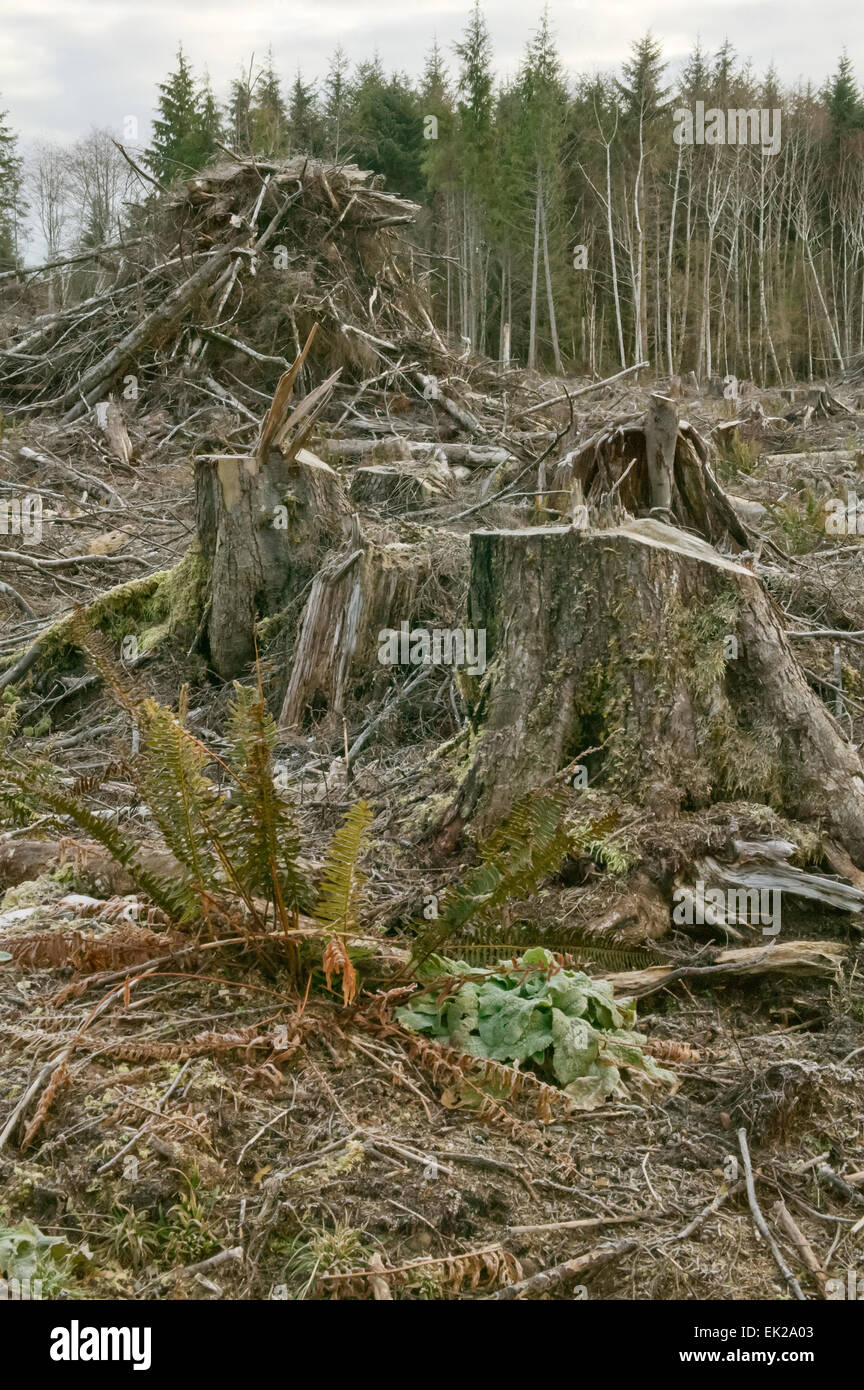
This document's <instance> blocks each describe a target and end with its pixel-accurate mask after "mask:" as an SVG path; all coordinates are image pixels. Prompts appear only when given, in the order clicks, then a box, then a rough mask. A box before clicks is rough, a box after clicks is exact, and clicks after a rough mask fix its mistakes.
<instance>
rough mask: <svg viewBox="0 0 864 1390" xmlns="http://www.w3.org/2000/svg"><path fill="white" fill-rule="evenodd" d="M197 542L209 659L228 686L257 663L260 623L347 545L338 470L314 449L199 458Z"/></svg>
mask: <svg viewBox="0 0 864 1390" xmlns="http://www.w3.org/2000/svg"><path fill="white" fill-rule="evenodd" d="M195 486H196V495H197V496H196V501H197V524H198V537H199V540H200V542H201V549H202V551H203V554H204V557H205V559H206V560H207V562H208V563H209V566H210V581H211V589H210V592H211V606H210V614H209V621H208V628H207V635H208V640H209V646H210V658H211V661H212V663H213V666H214V668H215V669H216V671H217V672H218V673H219V675H220V676H222V677H223V679H226V680H229V679H231V678H233V677H235V676H238V675H240V674H241V672H242V671H243V670H244V669H245V667H247V666H248V664H249V662H251V661H252V660H254V657H255V636H254V634H255V622H256V620H257V619H258V618H261V617H269V616H272V615H273V614H274V613H277V612H279V611H280V609H282V608H284V607H285V605H286V604H287V603H288V601H289V600H290V598H291V597H292V595H294V594H297V593H299V592H300V590H301V589H302V588H303V586H304V585H305V584H308V582H309V580H310V579H311V578H312V576H313V575H314V574H315V572H316V571H317V569H318V567H319V565H320V562H321V558H322V556H323V555H324V553H325V552H326V551H328V550H331V549H334V548H335V547H337V546H338V545H339V544H341V542H342V538H343V536H344V535H345V534H346V533H347V531H348V525H349V517H350V509H349V506H348V502H347V501H346V498H345V495H344V493H343V491H342V485H341V483H340V482H339V478H338V476H337V474H336V473H334V472H333V469H332V468H330V467H329V466H328V464H326V463H322V462H321V460H320V459H319V458H316V456H315V455H314V454H312V453H310V452H309V451H308V450H305V449H301V450H300V452H299V453H298V455H297V457H296V459H293V460H292V461H288V460H286V459H285V458H283V456H282V454H281V452H280V451H279V450H278V449H275V448H274V449H271V450H270V451H269V454H268V458H267V463H266V464H264V465H262V464H261V463H260V462H259V460H258V458H257V457H256V456H255V455H250V456H248V457H233V456H229V455H226V456H224V457H222V458H216V459H213V458H210V459H199V460H198V461H197V463H196V472H195Z"/></svg>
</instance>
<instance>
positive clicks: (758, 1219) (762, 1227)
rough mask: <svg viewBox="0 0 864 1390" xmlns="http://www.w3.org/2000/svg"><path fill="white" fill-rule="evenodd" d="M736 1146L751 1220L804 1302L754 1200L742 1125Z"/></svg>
mask: <svg viewBox="0 0 864 1390" xmlns="http://www.w3.org/2000/svg"><path fill="white" fill-rule="evenodd" d="M738 1147H739V1148H740V1150H741V1158H742V1161H743V1163H744V1182H745V1184H746V1187H747V1201H748V1202H749V1203H750V1210H751V1212H752V1213H753V1220H754V1221H755V1223H756V1227H757V1229H758V1231H759V1232H760V1234H761V1235H762V1236H764V1238H765V1240H766V1241H767V1242H768V1246H769V1248H770V1250H771V1254H772V1255H773V1256H774V1259H775V1261H776V1263H777V1268H778V1269H779V1270H780V1273H781V1274H782V1275H783V1278H784V1279H785V1280H786V1283H787V1284H788V1285H789V1287H790V1289H791V1290H792V1292H793V1293H794V1295H795V1297H796V1298H797V1299H798V1300H799V1301H800V1302H801V1303H806V1302H807V1298H806V1297H805V1295H804V1294H803V1293H802V1291H801V1285H800V1284H799V1283H798V1280H797V1279H796V1278H795V1275H794V1274H793V1273H792V1271H791V1269H790V1268H789V1266H788V1265H787V1263H786V1261H785V1259H784V1258H783V1252H782V1251H781V1249H780V1247H779V1245H778V1244H777V1242H776V1240H775V1239H774V1237H773V1236H772V1234H771V1231H770V1229H769V1227H768V1223H767V1221H766V1220H765V1217H764V1216H763V1215H762V1212H761V1211H760V1209H759V1203H758V1201H757V1200H756V1184H755V1182H754V1181H753V1165H752V1163H751V1162H750V1150H749V1149H748V1147H747V1131H746V1129H745V1128H744V1127H743V1125H742V1127H741V1129H739V1131H738Z"/></svg>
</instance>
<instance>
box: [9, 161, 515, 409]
mask: <svg viewBox="0 0 864 1390" xmlns="http://www.w3.org/2000/svg"><path fill="white" fill-rule="evenodd" d="M418 211H419V209H418V208H417V207H416V205H415V204H413V203H410V202H407V201H406V200H405V199H402V198H398V197H396V196H395V195H393V194H392V193H387V192H385V191H384V190H383V189H382V188H380V187H378V186H377V180H376V179H374V178H373V177H372V176H371V174H370V173H368V172H366V171H363V170H361V169H358V168H357V167H356V166H355V165H341V166H337V165H332V164H324V163H322V162H320V161H318V160H312V159H306V158H302V157H296V158H294V159H291V160H288V161H286V162H283V163H278V164H277V163H267V162H262V161H260V160H258V161H252V160H250V159H237V160H233V161H228V160H226V161H225V162H224V163H222V164H219V165H216V166H213V167H211V168H208V169H207V170H206V171H205V172H204V173H202V174H200V175H198V176H197V177H195V178H193V179H190V180H189V181H188V182H187V183H186V184H185V185H183V186H182V187H181V190H180V191H179V193H160V194H158V195H154V196H153V197H151V198H150V199H149V201H148V202H147V203H146V204H144V205H141V206H138V207H135V208H133V209H132V210H131V214H130V218H129V226H128V233H127V235H126V236H125V237H124V239H123V240H122V241H121V242H118V243H116V244H113V245H111V246H108V247H104V248H100V250H99V252H98V253H94V259H95V262H96V266H97V267H98V269H97V273H96V276H95V279H96V284H95V286H94V290H93V292H92V293H90V294H88V295H87V297H86V298H84V299H83V300H80V299H76V300H72V299H70V302H68V303H67V304H66V305H61V306H60V307H59V308H57V307H55V308H53V309H52V310H51V311H50V312H45V313H42V312H39V309H40V308H41V307H43V305H44V304H45V303H46V302H47V296H46V287H45V285H46V282H45V276H47V283H48V285H49V286H53V284H54V281H53V279H52V273H51V272H50V271H47V272H45V274H44V275H40V273H39V271H38V270H36V269H34V270H33V271H31V272H26V273H25V274H24V277H23V278H24V280H25V285H24V287H23V288H22V286H21V284H20V283H19V282H20V279H21V277H20V276H16V275H14V274H11V275H9V276H4V277H2V278H0V379H2V381H3V398H4V409H6V410H7V413H9V414H10V415H12V416H13V417H14V416H15V415H18V414H20V413H22V412H25V413H29V412H34V411H50V412H53V413H55V414H59V415H60V416H61V417H62V419H63V421H64V422H66V423H71V422H72V421H74V420H77V419H80V418H82V417H83V416H85V415H86V414H87V413H88V412H89V410H90V409H91V407H92V406H93V405H94V404H97V403H99V402H101V401H103V400H105V399H107V398H108V397H109V396H110V394H111V393H112V392H114V393H115V394H117V395H118V396H119V395H120V394H121V393H122V394H123V395H125V398H126V399H138V397H139V396H141V397H142V398H143V399H144V400H146V401H147V402H148V404H153V403H157V402H158V403H159V404H160V405H165V406H167V407H169V408H170V409H171V410H172V411H173V412H174V413H175V414H176V418H177V419H178V420H179V419H181V418H183V419H187V418H188V417H189V414H190V412H191V411H192V410H193V409H195V408H196V407H200V406H201V404H202V397H203V398H204V402H205V404H206V402H207V400H208V399H209V400H211V401H212V400H213V399H215V400H216V401H217V402H220V403H221V404H222V405H223V406H227V407H228V408H230V409H231V410H232V411H236V412H238V413H239V414H240V416H241V419H242V420H244V421H245V422H246V424H247V425H253V424H254V425H255V426H257V422H258V419H259V418H260V414H261V407H260V402H261V395H260V393H261V392H262V391H263V392H265V393H267V394H272V391H273V389H274V386H275V383H276V381H277V380H278V378H279V375H280V374H281V373H282V372H284V371H285V370H286V369H287V367H288V366H289V365H290V361H289V359H290V358H293V357H294V356H295V355H298V354H299V353H300V349H301V346H302V344H303V343H304V342H305V340H306V338H307V336H308V334H309V332H310V329H311V328H312V326H313V324H316V325H317V327H318V334H317V340H316V342H315V345H314V347H313V349H312V351H311V353H310V355H309V358H308V360H307V362H306V365H305V385H306V387H307V389H309V388H311V387H312V386H314V385H317V384H319V383H320V382H321V381H322V380H323V379H324V378H326V377H327V376H329V375H330V374H331V373H332V372H333V371H334V370H336V369H337V368H342V369H343V372H344V376H345V379H346V382H348V383H351V384H352V393H350V394H349V395H348V396H347V397H346V402H345V404H344V408H343V410H342V412H341V414H342V415H343V418H347V417H349V416H350V415H351V414H352V413H353V412H352V407H351V406H350V400H351V394H353V391H356V390H357V388H358V387H359V386H360V384H361V383H365V386H366V387H367V388H368V387H369V386H371V385H372V384H373V381H375V382H377V381H384V380H387V379H388V378H391V379H396V380H397V381H399V382H400V383H401V384H402V388H403V390H405V391H408V392H409V398H408V399H403V400H402V401H400V402H398V403H394V409H395V410H396V411H400V410H401V411H403V412H404V411H405V410H406V409H407V408H409V407H410V405H411V404H412V403H413V402H414V401H420V402H428V401H431V400H436V401H438V402H439V404H440V405H441V408H442V410H443V411H445V412H449V415H450V418H451V420H452V421H454V422H456V423H461V424H462V425H464V426H465V427H467V428H468V429H469V431H470V432H472V433H474V434H477V435H478V436H481V435H482V434H483V433H484V430H483V426H482V424H481V423H480V421H479V420H478V419H477V418H476V416H475V414H474V413H473V410H472V403H471V402H470V401H468V402H467V403H466V404H465V405H464V406H460V405H459V404H458V403H457V402H456V401H455V400H454V399H453V398H452V397H453V395H454V394H462V395H464V396H466V397H470V396H471V394H472V392H471V387H470V384H469V383H468V382H466V381H465V380H464V379H463V380H461V381H458V382H455V381H454V389H453V392H451V393H448V391H447V390H445V389H444V384H442V383H439V380H438V378H443V379H447V378H449V377H454V378H456V377H459V376H460V375H461V374H460V371H459V363H458V362H457V360H456V359H455V357H454V356H453V354H452V352H451V351H450V350H449V349H448V348H447V346H446V345H445V343H444V342H443V340H442V338H441V336H440V334H439V333H438V331H437V329H436V328H435V326H434V325H433V322H432V319H431V317H430V312H429V277H430V274H431V273H432V268H433V267H434V261H433V262H431V263H430V262H429V261H428V258H424V257H423V254H422V252H421V251H420V250H419V249H418V248H416V247H412V246H410V245H409V244H408V243H407V242H406V241H405V239H404V238H403V237H401V236H400V234H399V232H400V229H401V228H404V227H406V226H408V225H410V224H411V223H412V222H413V221H414V218H415V216H416V214H417V212H418ZM52 293H53V290H52ZM34 311H35V312H34ZM288 345H291V346H290V347H289V346H288ZM286 351H287V352H288V356H285V353H286ZM474 369H475V371H476V370H477V365H476V364H475V368H474ZM370 377H371V378H373V381H370V380H368V378H370ZM483 406H484V408H485V409H492V410H493V411H495V408H496V407H495V402H494V401H492V400H490V398H488V396H484V398H483Z"/></svg>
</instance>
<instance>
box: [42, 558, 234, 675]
mask: <svg viewBox="0 0 864 1390" xmlns="http://www.w3.org/2000/svg"><path fill="white" fill-rule="evenodd" d="M208 578H209V570H208V566H207V561H206V560H205V558H204V555H203V554H202V552H201V549H200V547H199V545H198V542H197V541H193V543H192V545H191V546H190V547H189V549H188V550H187V552H186V554H185V555H184V556H183V559H182V560H180V561H179V563H178V564H176V565H174V566H173V568H172V569H170V570H160V571H158V572H157V573H156V574H148V575H146V576H145V577H144V578H142V579H131V580H129V582H128V583H126V584H118V585H117V586H116V588H113V589H109V590H108V591H107V593H104V594H102V595H100V597H99V598H97V599H96V600H95V601H94V602H93V603H91V604H90V605H89V606H88V608H87V616H88V619H89V621H90V624H91V626H92V627H93V628H94V629H95V630H96V631H97V632H101V634H102V636H103V637H105V638H106V640H107V641H108V642H109V643H111V644H112V645H113V646H116V647H117V648H118V649H119V648H120V646H121V644H122V642H123V639H124V638H125V637H129V636H134V637H136V638H137V640H138V647H139V651H142V652H145V651H150V650H151V649H152V648H153V647H155V646H157V645H159V644H160V643H162V642H165V641H169V640H174V641H176V642H177V643H178V645H180V646H183V647H188V646H189V644H190V643H191V641H192V640H193V638H194V637H195V634H196V633H197V631H198V627H199V624H200V622H201V615H202V613H203V611H204V604H205V602H206V594H207V584H208ZM74 622H75V615H74V614H73V615H70V616H69V617H66V618H63V619H62V620H61V621H60V622H59V623H55V625H54V626H53V627H52V628H49V630H48V631H47V632H46V634H45V636H44V637H43V638H42V652H41V655H40V658H39V662H38V664H37V667H36V670H37V671H39V670H44V669H45V668H46V666H48V667H50V668H51V670H52V671H53V672H57V673H61V672H64V671H80V669H81V665H82V656H81V651H80V648H79V647H78V644H77V643H76V641H75V640H74V637H73V635H72V634H73V626H74Z"/></svg>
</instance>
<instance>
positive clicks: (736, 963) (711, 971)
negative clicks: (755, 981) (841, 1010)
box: [604, 941, 846, 999]
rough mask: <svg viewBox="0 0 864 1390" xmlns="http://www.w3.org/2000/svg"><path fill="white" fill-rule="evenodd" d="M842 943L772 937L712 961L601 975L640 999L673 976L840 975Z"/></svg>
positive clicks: (618, 990)
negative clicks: (764, 941) (759, 944)
mask: <svg viewBox="0 0 864 1390" xmlns="http://www.w3.org/2000/svg"><path fill="white" fill-rule="evenodd" d="M845 955H846V950H845V947H844V946H842V945H840V943H839V942H836V941H772V942H771V944H770V945H768V946H736V947H734V948H732V949H731V950H728V951H720V952H719V953H718V955H717V956H715V958H714V960H713V961H712V963H711V965H677V966H667V965H651V966H648V968H647V969H645V970H624V971H620V972H619V973H617V974H614V975H606V976H604V978H605V979H606V981H607V983H608V984H610V985H611V986H612V988H613V990H614V991H615V993H616V994H618V995H623V996H626V997H627V998H629V999H641V998H642V997H643V995H646V994H654V993H655V992H656V991H657V990H658V989H665V988H666V987H667V985H671V984H674V983H675V981H676V980H687V981H688V982H697V983H698V982H699V981H700V980H704V981H705V983H706V984H713V983H714V981H715V980H717V979H718V978H719V979H722V978H723V977H724V976H727V975H728V976H734V977H736V978H740V977H744V976H754V975H793V976H816V977H821V978H823V979H836V978H839V975H840V971H841V969H842V965H843V960H844V958H845Z"/></svg>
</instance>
